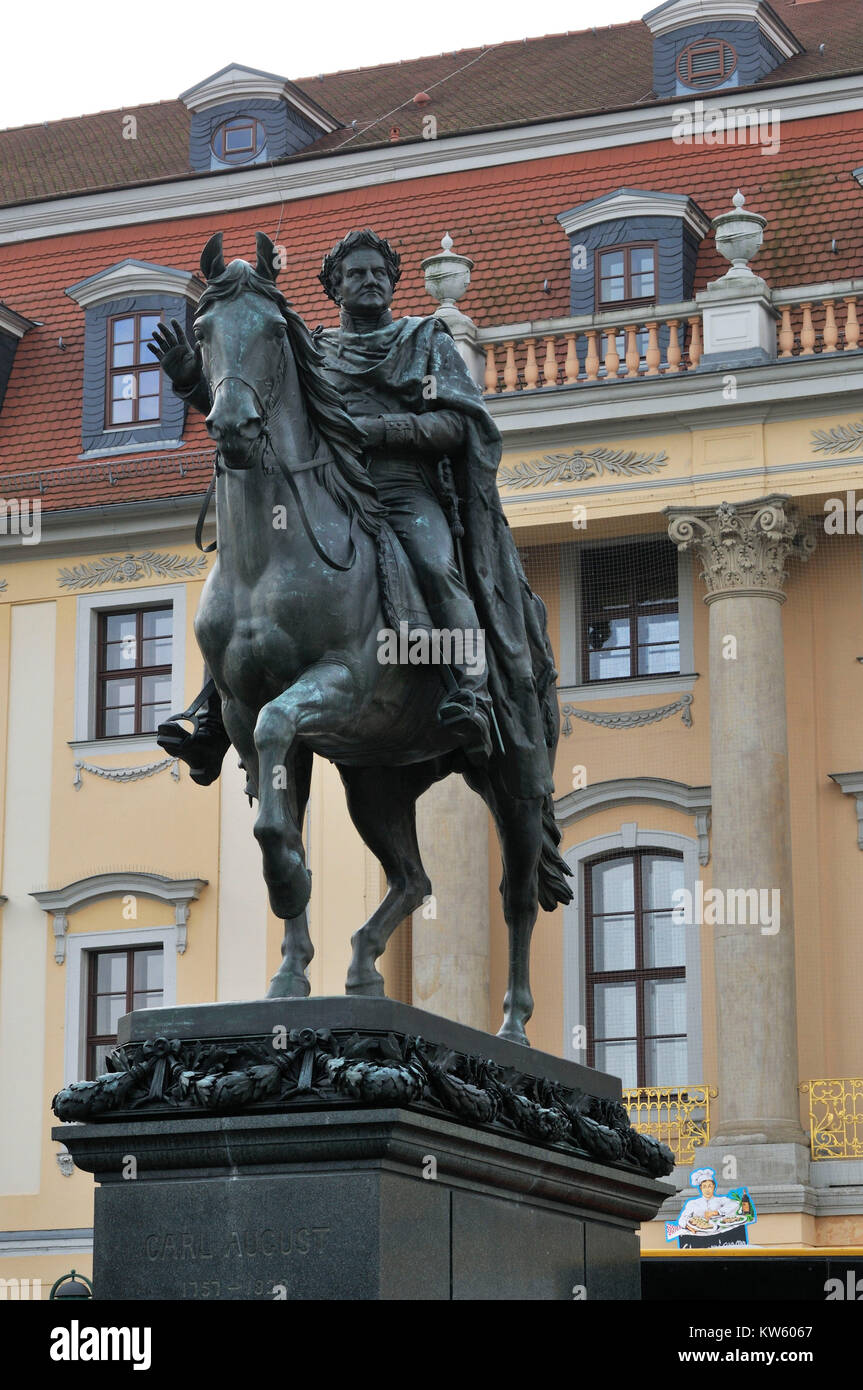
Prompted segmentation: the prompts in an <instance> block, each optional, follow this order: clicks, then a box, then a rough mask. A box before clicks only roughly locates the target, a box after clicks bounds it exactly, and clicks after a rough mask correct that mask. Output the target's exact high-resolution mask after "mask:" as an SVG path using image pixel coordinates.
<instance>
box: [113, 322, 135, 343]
mask: <svg viewBox="0 0 863 1390" xmlns="http://www.w3.org/2000/svg"><path fill="white" fill-rule="evenodd" d="M113 331H114V342H115V343H131V342H132V340H133V339H134V337H135V320H134V318H129V319H115V320H114V323H113Z"/></svg>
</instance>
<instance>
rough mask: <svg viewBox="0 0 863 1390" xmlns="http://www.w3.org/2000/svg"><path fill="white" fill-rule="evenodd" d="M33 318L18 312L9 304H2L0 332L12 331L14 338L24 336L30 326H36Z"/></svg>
mask: <svg viewBox="0 0 863 1390" xmlns="http://www.w3.org/2000/svg"><path fill="white" fill-rule="evenodd" d="M35 327H36V325H35V323H34V322H33V320H32V319H25V317H24V315H23V314H16V313H15V310H14V309H10V308H9V305H8V304H0V333H10V334H11V335H12V337H13V338H23V337H24V334H25V333H26V332H27V330H28V328H35Z"/></svg>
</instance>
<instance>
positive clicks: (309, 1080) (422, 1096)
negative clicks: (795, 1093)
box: [54, 998, 670, 1301]
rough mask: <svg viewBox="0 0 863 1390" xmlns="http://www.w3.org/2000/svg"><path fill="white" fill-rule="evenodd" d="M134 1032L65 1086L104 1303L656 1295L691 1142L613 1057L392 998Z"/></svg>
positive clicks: (174, 1021) (61, 1104)
mask: <svg viewBox="0 0 863 1390" xmlns="http://www.w3.org/2000/svg"><path fill="white" fill-rule="evenodd" d="M282 1031H284V1032H285V1033H286V1039H285V1038H284V1037H283V1036H282ZM418 1036H420V1037H421V1038H423V1039H424V1040H425V1041H423V1042H422V1043H420V1044H418V1043H417V1042H416V1039H417V1037H418ZM145 1039H147V1040H148V1041H146V1042H145V1041H144V1040H145ZM274 1039H278V1040H279V1041H280V1042H285V1041H286V1045H285V1046H284V1047H281V1048H278V1049H277V1048H275V1047H274V1042H273V1040H274ZM121 1040H124V1041H125V1046H124V1048H123V1049H122V1050H121V1052H120V1054H119V1060H120V1063H121V1066H122V1067H123V1070H122V1071H121V1072H119V1073H117V1074H116V1076H115V1077H113V1078H108V1079H107V1080H102V1081H96V1082H92V1083H78V1084H77V1086H73V1087H69V1088H67V1089H66V1090H65V1091H63V1092H61V1093H60V1095H59V1097H57V1098H56V1101H55V1108H56V1110H57V1111H58V1113H59V1114H60V1115H61V1116H62V1117H63V1118H72V1117H73V1115H77V1116H78V1117H80V1118H81V1119H82V1120H83V1121H84V1122H83V1123H78V1124H74V1125H73V1124H64V1125H62V1126H60V1127H59V1128H57V1129H55V1130H54V1137H55V1138H56V1139H59V1140H60V1141H61V1142H62V1143H64V1144H66V1146H67V1147H68V1149H69V1151H70V1153H71V1154H72V1157H73V1159H74V1161H75V1163H76V1165H77V1166H78V1167H80V1168H82V1169H84V1170H85V1171H87V1172H91V1173H93V1174H94V1176H95V1177H96V1180H97V1182H98V1184H99V1186H98V1187H97V1189H96V1215H95V1229H94V1283H95V1296H96V1298H98V1299H113V1298H116V1299H122V1300H126V1301H131V1300H137V1299H163V1300H169V1299H170V1300H173V1301H178V1300H179V1301H184V1300H189V1301H194V1300H197V1299H211V1300H218V1301H238V1300H255V1299H259V1300H261V1299H266V1300H280V1299H290V1300H292V1301H293V1300H325V1301H334V1300H354V1299H358V1300H367V1301H374V1300H379V1299H380V1300H389V1299H398V1300H426V1299H427V1300H438V1301H448V1300H464V1299H495V1300H500V1299H512V1300H516V1299H517V1300H522V1299H538V1300H542V1299H565V1300H572V1299H573V1298H574V1297H576V1298H583V1297H586V1298H587V1299H637V1298H639V1296H640V1283H639V1278H640V1276H639V1254H638V1238H637V1226H638V1223H639V1222H641V1221H645V1220H649V1219H651V1217H652V1216H653V1215H654V1214H655V1212H656V1210H657V1208H658V1207H659V1205H660V1203H661V1202H662V1201H663V1200H664V1198H665V1197H667V1196H668V1195H669V1191H670V1189H669V1188H668V1186H667V1185H666V1184H664V1183H661V1182H658V1181H656V1180H655V1178H654V1177H652V1176H650V1171H653V1172H657V1171H666V1170H667V1169H666V1168H665V1159H666V1157H667V1158H669V1159H670V1155H667V1154H663V1153H662V1152H661V1151H660V1150H659V1148H658V1146H656V1145H653V1146H651V1145H650V1143H649V1141H645V1140H644V1138H643V1136H639V1135H637V1134H635V1132H634V1131H631V1130H628V1127H627V1124H626V1123H625V1112H622V1113H623V1117H624V1118H623V1119H621V1109H620V1107H619V1106H618V1105H617V1104H616V1098H617V1097H618V1096H619V1094H620V1092H619V1082H618V1081H617V1080H616V1079H615V1078H613V1077H608V1076H604V1075H602V1074H601V1073H595V1072H592V1071H590V1070H589V1069H588V1068H584V1067H580V1066H578V1065H577V1064H576V1063H571V1062H566V1061H563V1060H562V1059H560V1058H554V1057H550V1056H547V1055H545V1054H542V1053H536V1052H533V1051H532V1050H531V1049H526V1048H519V1047H517V1046H515V1045H514V1044H511V1043H506V1042H503V1041H502V1040H500V1039H498V1038H492V1037H489V1036H488V1035H485V1034H482V1033H479V1032H477V1031H476V1030H474V1029H469V1028H465V1027H462V1026H460V1025H457V1024H453V1023H450V1022H449V1021H448V1020H445V1019H438V1018H435V1017H434V1016H432V1015H431V1014H428V1013H424V1012H423V1011H421V1010H418V1009H413V1008H411V1007H409V1006H407V1005H401V1004H396V1003H394V1002H393V1001H390V1000H377V999H359V998H351V999H341V998H339V999H308V1000H265V1001H259V1002H254V1003H249V1004H236V1005H198V1006H190V1007H188V1008H185V1009H184V1008H181V1007H176V1008H167V1009H156V1010H148V1011H141V1012H140V1013H138V1014H131V1015H129V1016H128V1017H127V1018H126V1019H124V1020H123V1021H122V1023H121ZM278 1052H281V1054H282V1057H281V1060H280V1061H279V1062H274V1061H273V1058H274V1057H276V1055H277V1053H278ZM256 1058H257V1059H258V1060H255V1059H256ZM274 1073H277V1075H276V1076H275V1081H274V1079H273V1074H274ZM399 1088H401V1101H400V1103H393V1097H394V1094H395V1092H396V1091H398V1090H399ZM115 1101H116V1102H117V1104H116V1105H115V1104H114V1102H115ZM591 1114H592V1115H593V1116H594V1118H593V1119H591V1118H590V1115H591ZM603 1153H604V1154H605V1155H606V1156H607V1155H609V1154H614V1155H615V1157H614V1161H612V1162H608V1161H603V1157H602V1155H603ZM649 1170H650V1171H649Z"/></svg>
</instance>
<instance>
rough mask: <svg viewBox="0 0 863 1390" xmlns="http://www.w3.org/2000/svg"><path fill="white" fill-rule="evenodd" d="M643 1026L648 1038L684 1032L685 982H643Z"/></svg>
mask: <svg viewBox="0 0 863 1390" xmlns="http://www.w3.org/2000/svg"><path fill="white" fill-rule="evenodd" d="M644 1024H645V1033H646V1034H647V1035H648V1036H649V1037H650V1036H653V1035H655V1034H658V1033H685V1032H686V981H685V980H683V979H681V980H646V981H645V984H644ZM610 1036H612V1037H613V1036H615V1035H614V1034H611V1035H610Z"/></svg>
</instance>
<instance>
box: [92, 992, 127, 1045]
mask: <svg viewBox="0 0 863 1390" xmlns="http://www.w3.org/2000/svg"><path fill="white" fill-rule="evenodd" d="M126 1012H127V1009H126V991H125V990H124V991H123V993H122V994H100V995H99V998H98V999H97V1000H96V1032H97V1033H98V1034H100V1035H101V1036H102V1037H104V1036H105V1034H106V1033H113V1034H116V1032H117V1024H118V1023H119V1022H120V1019H121V1018H122V1017H123V1014H124V1013H126Z"/></svg>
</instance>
